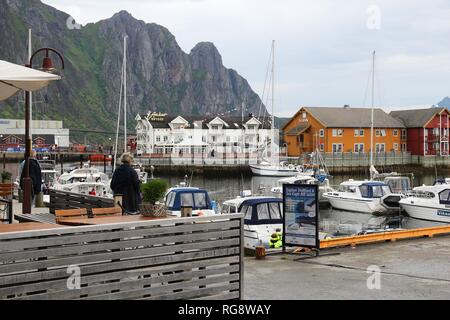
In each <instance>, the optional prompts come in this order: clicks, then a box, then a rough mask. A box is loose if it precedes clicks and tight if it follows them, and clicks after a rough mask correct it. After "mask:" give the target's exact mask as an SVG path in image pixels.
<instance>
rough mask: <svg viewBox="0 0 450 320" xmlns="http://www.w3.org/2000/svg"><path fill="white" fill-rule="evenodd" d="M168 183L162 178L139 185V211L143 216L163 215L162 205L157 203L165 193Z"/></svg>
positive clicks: (164, 212) (164, 213) (163, 207)
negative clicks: (140, 200) (140, 196)
mask: <svg viewBox="0 0 450 320" xmlns="http://www.w3.org/2000/svg"><path fill="white" fill-rule="evenodd" d="M168 187H169V184H168V183H167V181H165V180H162V179H153V180H150V181H149V182H147V183H144V184H143V185H142V186H141V191H142V198H143V199H142V203H141V205H140V212H141V214H142V215H144V216H165V215H166V210H165V206H164V205H160V204H158V201H160V200H162V198H163V197H164V195H165V194H166V191H167V188H168Z"/></svg>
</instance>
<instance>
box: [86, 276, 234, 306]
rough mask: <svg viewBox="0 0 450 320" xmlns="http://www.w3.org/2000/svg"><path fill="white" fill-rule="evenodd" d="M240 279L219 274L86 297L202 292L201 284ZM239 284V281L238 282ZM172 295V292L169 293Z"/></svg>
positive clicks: (117, 297)
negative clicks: (192, 290) (190, 290)
mask: <svg viewBox="0 0 450 320" xmlns="http://www.w3.org/2000/svg"><path fill="white" fill-rule="evenodd" d="M236 280H239V275H237V274H232V275H226V276H219V277H213V278H206V279H199V280H191V281H182V282H177V283H173V284H168V285H162V286H159V287H151V288H143V289H139V290H133V291H124V292H117V293H109V294H106V295H99V296H91V297H87V298H85V299H89V300H115V299H136V298H140V297H143V296H145V295H149V294H151V295H155V294H167V293H168V292H170V291H174V290H183V289H184V290H188V289H194V288H195V289H194V291H195V292H200V288H199V287H200V286H207V285H211V284H216V285H217V284H218V283H223V282H231V281H236ZM237 286H239V283H238V284H237ZM169 295H171V293H170V294H169Z"/></svg>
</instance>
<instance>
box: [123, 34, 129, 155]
mask: <svg viewBox="0 0 450 320" xmlns="http://www.w3.org/2000/svg"><path fill="white" fill-rule="evenodd" d="M127 38H128V36H125V37H124V38H123V69H124V72H123V131H124V140H125V141H124V142H123V143H124V146H125V147H124V152H127V151H128V150H127Z"/></svg>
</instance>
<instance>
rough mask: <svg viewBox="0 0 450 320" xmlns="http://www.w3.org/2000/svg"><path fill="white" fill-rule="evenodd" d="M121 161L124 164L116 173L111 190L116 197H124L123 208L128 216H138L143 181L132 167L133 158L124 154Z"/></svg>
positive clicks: (128, 154)
mask: <svg viewBox="0 0 450 320" xmlns="http://www.w3.org/2000/svg"><path fill="white" fill-rule="evenodd" d="M120 160H121V162H122V164H121V165H120V166H119V167H118V168H117V169H116V170H115V171H114V174H113V176H112V179H111V189H112V191H113V192H114V195H122V202H123V203H122V207H123V209H124V211H125V213H126V214H137V213H138V212H139V204H140V203H141V193H140V189H141V188H140V187H141V181H140V180H139V177H138V174H137V172H136V170H134V169H133V168H132V167H131V164H132V163H133V156H132V155H131V154H130V153H124V154H123V155H122V157H121V158H120Z"/></svg>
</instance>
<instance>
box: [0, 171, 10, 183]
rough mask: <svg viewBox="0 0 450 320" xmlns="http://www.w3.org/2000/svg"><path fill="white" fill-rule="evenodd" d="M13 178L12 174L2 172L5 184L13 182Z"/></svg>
mask: <svg viewBox="0 0 450 320" xmlns="http://www.w3.org/2000/svg"><path fill="white" fill-rule="evenodd" d="M11 177H12V174H11V172H8V171H3V172H2V181H3V182H5V181H11Z"/></svg>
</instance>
